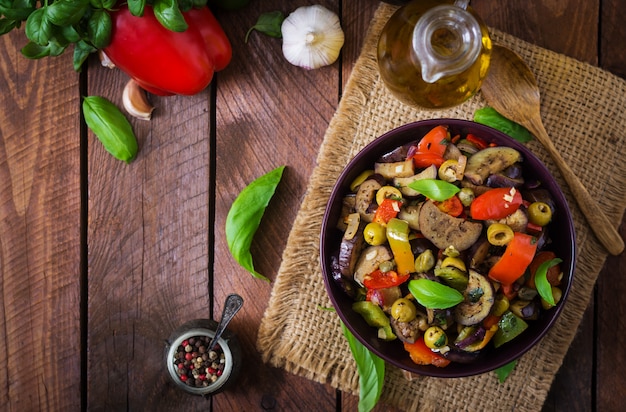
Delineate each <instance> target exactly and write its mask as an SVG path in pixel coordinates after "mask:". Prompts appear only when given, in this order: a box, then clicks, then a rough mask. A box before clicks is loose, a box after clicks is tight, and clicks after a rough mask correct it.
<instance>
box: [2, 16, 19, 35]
mask: <svg viewBox="0 0 626 412" xmlns="http://www.w3.org/2000/svg"><path fill="white" fill-rule="evenodd" d="M18 26H19V21H15V20H9V19H0V36H1V35H3V34H7V33H8V32H10V31H11V30H13V29H14V28H16V27H18Z"/></svg>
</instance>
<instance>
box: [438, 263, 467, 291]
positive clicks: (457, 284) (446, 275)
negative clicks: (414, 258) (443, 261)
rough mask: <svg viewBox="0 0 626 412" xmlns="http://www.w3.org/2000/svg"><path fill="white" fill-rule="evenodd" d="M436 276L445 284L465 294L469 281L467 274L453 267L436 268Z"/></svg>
mask: <svg viewBox="0 0 626 412" xmlns="http://www.w3.org/2000/svg"><path fill="white" fill-rule="evenodd" d="M435 276H437V277H440V278H441V279H443V281H444V283H446V284H447V285H448V286H450V287H452V288H454V289H456V290H458V291H459V292H463V291H464V290H465V289H466V288H467V282H468V281H469V276H468V275H467V274H465V273H464V272H463V271H461V270H459V269H457V268H455V267H452V266H446V267H443V268H441V267H440V268H435Z"/></svg>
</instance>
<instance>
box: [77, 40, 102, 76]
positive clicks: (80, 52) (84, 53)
mask: <svg viewBox="0 0 626 412" xmlns="http://www.w3.org/2000/svg"><path fill="white" fill-rule="evenodd" d="M96 51H97V49H96V48H95V47H93V46H92V45H90V44H89V43H87V42H86V41H84V40H81V41H79V42H78V43H76V44H75V45H74V57H73V65H74V70H75V71H77V72H79V71H80V70H81V67H82V65H83V63H84V62H85V60H87V57H89V55H90V54H91V53H94V52H96Z"/></svg>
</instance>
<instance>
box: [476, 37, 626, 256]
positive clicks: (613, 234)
mask: <svg viewBox="0 0 626 412" xmlns="http://www.w3.org/2000/svg"><path fill="white" fill-rule="evenodd" d="M481 90H482V93H483V96H485V99H486V100H487V103H488V104H489V105H490V106H491V107H493V108H494V109H496V110H497V111H498V112H499V113H500V114H502V115H503V116H505V117H507V118H509V119H511V120H513V121H514V122H517V123H519V124H521V125H522V126H524V127H526V128H527V129H528V130H529V131H530V132H531V133H532V134H534V135H535V137H536V138H537V140H539V142H541V144H543V146H544V147H545V148H546V150H547V151H548V153H550V156H552V159H553V160H554V163H556V165H557V166H558V168H559V170H560V171H561V175H562V176H563V178H564V179H565V181H566V182H567V184H568V185H569V188H570V190H571V191H572V194H573V195H574V198H575V199H576V201H577V203H578V206H579V207H580V210H581V211H582V212H583V214H584V215H585V217H586V218H587V221H588V222H589V225H590V226H591V229H592V230H593V231H594V233H595V234H596V236H597V237H598V239H599V240H600V242H602V244H603V245H604V247H605V248H606V249H607V250H608V251H609V252H610V253H611V254H613V255H619V254H620V253H622V251H623V250H624V240H623V239H622V238H621V236H620V234H619V232H618V231H617V228H616V227H615V225H614V222H611V221H610V220H609V219H608V218H607V217H606V215H605V214H604V212H603V211H602V209H600V206H599V205H598V203H597V202H596V201H595V200H594V199H593V198H592V197H591V195H590V194H589V192H588V191H587V189H586V188H585V187H584V186H583V185H582V183H581V182H580V180H579V179H578V177H576V175H575V174H574V172H572V169H571V168H570V167H569V166H568V165H567V163H565V161H564V160H563V158H562V157H561V155H560V153H559V151H558V150H557V149H556V147H555V146H554V143H552V140H551V139H550V137H549V136H548V133H547V132H546V129H545V128H544V127H543V123H542V121H541V113H540V100H541V99H540V96H539V87H537V81H536V80H535V77H534V75H533V73H532V72H531V70H530V68H529V67H528V66H527V65H526V63H525V62H524V60H522V58H521V57H520V56H518V55H517V54H516V53H514V52H513V51H511V50H509V49H507V48H506V47H503V46H499V45H494V47H493V51H492V55H491V66H490V68H489V75H488V76H487V77H486V78H485V80H484V82H483V84H482V87H481Z"/></svg>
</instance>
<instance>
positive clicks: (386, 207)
mask: <svg viewBox="0 0 626 412" xmlns="http://www.w3.org/2000/svg"><path fill="white" fill-rule="evenodd" d="M401 206H402V201H400V200H396V199H391V198H389V197H388V198H386V199H385V200H383V202H382V203H381V204H380V205H378V208H377V209H376V213H374V222H376V223H380V224H381V225H383V226H386V225H387V223H388V222H389V221H390V220H391V219H392V218H394V217H396V216H398V213H400V207H401Z"/></svg>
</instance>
